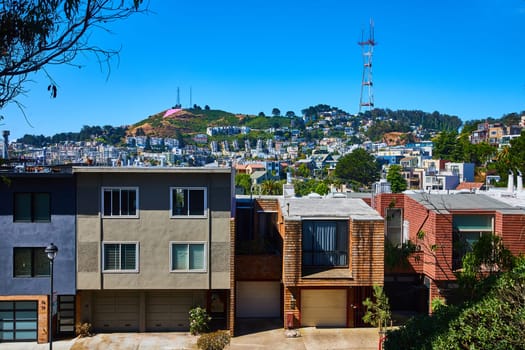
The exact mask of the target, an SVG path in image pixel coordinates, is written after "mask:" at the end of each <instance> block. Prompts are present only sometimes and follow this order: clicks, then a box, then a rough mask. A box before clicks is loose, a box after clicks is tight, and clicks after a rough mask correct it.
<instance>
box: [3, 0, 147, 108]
mask: <svg viewBox="0 0 525 350" xmlns="http://www.w3.org/2000/svg"><path fill="white" fill-rule="evenodd" d="M141 3H142V0H129V1H126V0H122V1H121V0H85V1H79V0H40V1H36V0H3V1H2V5H1V8H0V33H1V34H0V86H1V89H0V108H2V107H4V106H5V104H6V103H9V102H13V101H16V98H17V96H19V95H20V94H22V93H25V92H26V91H27V89H26V88H25V85H26V83H27V82H28V80H29V74H30V73H34V72H38V71H40V70H45V67H46V66H48V65H57V64H70V63H72V62H73V61H74V60H75V58H76V57H77V55H78V54H80V53H93V54H94V55H95V57H96V58H97V59H98V60H99V62H101V63H108V64H109V61H110V59H111V58H112V57H114V56H115V55H117V54H118V51H115V50H112V49H105V48H101V47H98V46H97V45H96V44H95V43H91V42H90V35H91V34H92V33H93V32H94V31H96V30H100V29H102V30H104V29H106V27H107V25H108V23H110V22H113V21H116V20H120V19H124V18H127V17H129V16H130V15H131V14H133V13H135V12H137V11H139V5H140V4H141ZM48 90H49V91H50V93H51V96H52V97H56V95H57V87H56V84H55V83H54V82H53V81H52V80H51V83H50V85H49V87H48Z"/></svg>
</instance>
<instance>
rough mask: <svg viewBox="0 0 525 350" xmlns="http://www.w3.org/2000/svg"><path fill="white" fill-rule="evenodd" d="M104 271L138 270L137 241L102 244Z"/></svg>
mask: <svg viewBox="0 0 525 350" xmlns="http://www.w3.org/2000/svg"><path fill="white" fill-rule="evenodd" d="M103 250H104V252H103V255H102V256H103V259H104V261H103V262H102V264H103V266H104V272H138V270H139V269H138V260H139V256H138V253H139V250H138V243H137V242H126V243H116V242H109V243H104V244H103Z"/></svg>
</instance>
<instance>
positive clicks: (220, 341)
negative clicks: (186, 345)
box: [197, 331, 230, 350]
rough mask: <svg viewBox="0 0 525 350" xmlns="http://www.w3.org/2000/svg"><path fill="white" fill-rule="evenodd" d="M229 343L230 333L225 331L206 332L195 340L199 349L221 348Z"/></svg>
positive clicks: (212, 349) (219, 349)
mask: <svg viewBox="0 0 525 350" xmlns="http://www.w3.org/2000/svg"><path fill="white" fill-rule="evenodd" d="M228 344H230V334H229V333H228V332H227V331H217V332H213V333H206V334H203V335H201V336H200V338H199V340H197V346H198V347H199V349H201V350H222V349H224V348H225V347H226V346H227V345H228Z"/></svg>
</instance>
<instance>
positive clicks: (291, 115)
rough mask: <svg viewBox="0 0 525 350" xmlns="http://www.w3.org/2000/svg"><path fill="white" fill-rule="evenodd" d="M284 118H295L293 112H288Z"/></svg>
mask: <svg viewBox="0 0 525 350" xmlns="http://www.w3.org/2000/svg"><path fill="white" fill-rule="evenodd" d="M285 116H286V117H287V118H293V117H295V112H294V111H288V112H286V114H285Z"/></svg>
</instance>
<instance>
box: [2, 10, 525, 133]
mask: <svg viewBox="0 0 525 350" xmlns="http://www.w3.org/2000/svg"><path fill="white" fill-rule="evenodd" d="M149 7H150V10H151V12H152V13H150V14H148V15H136V16H134V17H132V18H130V19H128V20H126V21H125V22H118V23H112V24H110V27H109V28H110V29H111V30H112V31H113V33H112V34H108V33H104V32H95V33H93V34H92V36H91V40H92V42H94V43H96V44H97V45H99V46H102V47H108V48H119V47H121V53H120V59H119V61H115V62H114V63H113V65H112V66H111V72H110V75H109V78H107V71H105V70H101V69H100V67H99V65H98V63H97V61H96V60H95V59H94V57H90V56H87V57H80V58H79V60H77V61H76V63H79V64H82V65H84V66H83V67H82V68H78V67H74V66H67V65H64V66H54V67H50V68H48V72H49V73H50V74H51V75H52V76H53V78H54V79H55V80H56V81H57V83H58V85H59V91H58V97H57V98H56V99H50V97H49V94H48V92H47V90H46V87H47V84H48V83H47V81H45V80H44V79H43V78H42V76H41V75H36V76H34V77H33V79H34V83H32V84H30V85H28V86H27V87H28V88H29V89H30V92H29V94H28V95H27V96H23V97H21V98H20V99H19V100H20V102H21V103H22V104H23V105H24V106H25V113H26V115H27V117H28V122H27V121H26V120H25V119H24V116H23V114H22V113H21V112H20V111H18V110H17V108H15V107H14V106H13V105H11V106H8V107H6V108H4V109H3V110H2V111H0V114H1V115H3V116H4V120H3V121H2V123H3V125H1V128H2V129H9V130H10V131H11V139H15V138H17V137H21V136H22V135H24V134H26V133H27V134H44V135H47V136H50V135H53V134H55V133H58V132H66V131H78V130H80V128H81V127H82V126H83V125H107V124H109V125H125V124H131V123H134V122H137V121H139V120H142V119H144V118H146V117H148V116H149V115H151V114H155V113H157V112H160V111H163V110H165V109H168V108H170V107H171V106H173V105H175V104H176V102H177V87H179V88H180V100H181V104H182V105H183V107H188V106H189V102H190V93H189V91H190V88H191V89H192V102H193V103H196V104H198V105H200V106H204V105H206V104H207V105H209V106H210V107H211V108H213V109H222V110H226V111H229V112H233V113H250V114H257V113H259V112H261V111H263V112H264V113H266V114H267V115H269V114H270V113H271V110H272V108H273V107H277V108H279V109H280V110H281V112H282V113H283V114H284V113H285V112H286V111H289V110H292V111H294V112H295V113H296V114H300V112H301V109H303V108H306V107H308V106H312V105H316V104H319V103H325V104H329V105H332V106H337V107H339V108H342V109H344V110H346V111H348V112H351V113H356V112H358V110H359V96H360V85H361V84H360V83H361V74H362V56H361V48H360V47H359V46H358V45H357V42H358V41H359V40H360V39H361V33H362V30H363V29H365V31H366V30H368V23H369V20H370V18H373V20H374V22H375V39H376V41H377V42H378V45H377V46H376V47H375V50H374V67H373V70H374V97H375V103H376V107H379V108H390V109H394V110H395V109H420V110H423V111H427V112H433V111H435V110H437V111H439V112H442V113H447V114H451V115H457V116H459V117H460V118H462V119H463V120H469V119H481V118H485V117H489V116H492V117H500V116H501V115H503V114H505V113H510V112H520V111H523V110H525V0H490V1H489V0H461V1H457V0H454V1H453V0H440V1H434V0H426V1H423V0H420V1H415V0H407V1H392V0H389V1H386V0H381V1H372V0H370V1H364V0H361V1H354V0H323V1H313V0H301V1H295V0H294V1H286V0H279V1H278V0H244V1H241V0H235V1H233V0H223V1H216V0H172V1H167V0H151V2H150V6H149Z"/></svg>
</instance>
